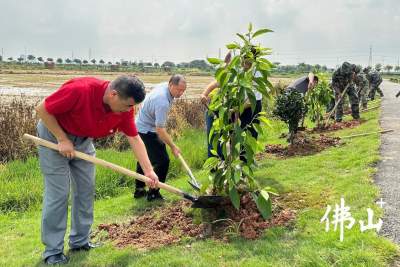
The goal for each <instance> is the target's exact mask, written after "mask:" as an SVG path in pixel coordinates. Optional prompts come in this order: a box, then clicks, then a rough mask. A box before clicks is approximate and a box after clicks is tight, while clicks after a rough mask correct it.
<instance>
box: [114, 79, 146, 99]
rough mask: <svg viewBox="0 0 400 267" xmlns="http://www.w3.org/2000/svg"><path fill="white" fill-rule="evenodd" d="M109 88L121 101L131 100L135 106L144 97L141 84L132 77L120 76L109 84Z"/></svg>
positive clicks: (144, 92) (144, 93) (143, 89)
mask: <svg viewBox="0 0 400 267" xmlns="http://www.w3.org/2000/svg"><path fill="white" fill-rule="evenodd" d="M110 87H111V89H113V90H115V91H117V93H118V95H119V96H120V97H121V98H122V99H127V98H133V100H134V101H135V103H136V104H139V103H140V102H142V101H143V100H144V97H145V96H146V91H145V87H144V84H143V82H142V81H141V80H139V78H138V77H136V76H134V75H121V76H119V77H118V78H116V79H115V80H114V81H112V82H111V85H110Z"/></svg>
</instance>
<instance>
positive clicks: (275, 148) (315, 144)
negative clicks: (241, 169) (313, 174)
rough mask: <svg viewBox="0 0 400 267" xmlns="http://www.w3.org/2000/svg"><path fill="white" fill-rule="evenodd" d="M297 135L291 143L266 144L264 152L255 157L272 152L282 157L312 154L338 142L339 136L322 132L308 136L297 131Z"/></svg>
mask: <svg viewBox="0 0 400 267" xmlns="http://www.w3.org/2000/svg"><path fill="white" fill-rule="evenodd" d="M297 135H298V136H297V137H296V140H295V143H294V144H293V145H290V144H289V145H288V146H283V145H281V144H277V145H266V146H265V150H264V152H262V153H260V154H258V155H257V158H258V159H260V158H263V157H265V154H273V155H277V156H279V157H283V158H287V157H294V156H306V155H313V154H316V153H318V152H321V151H322V150H324V149H326V148H329V147H332V146H338V145H339V144H340V138H339V137H331V136H327V135H324V134H320V135H319V136H318V137H315V136H311V137H309V136H307V135H305V134H302V133H298V134H297Z"/></svg>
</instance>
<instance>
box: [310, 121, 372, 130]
mask: <svg viewBox="0 0 400 267" xmlns="http://www.w3.org/2000/svg"><path fill="white" fill-rule="evenodd" d="M364 122H365V120H363V119H360V120H351V121H342V122H334V123H333V124H329V125H327V126H326V127H318V128H317V127H315V128H313V129H312V130H310V131H309V132H311V133H322V132H331V131H337V130H342V129H346V128H354V127H357V126H359V125H360V124H362V123H364Z"/></svg>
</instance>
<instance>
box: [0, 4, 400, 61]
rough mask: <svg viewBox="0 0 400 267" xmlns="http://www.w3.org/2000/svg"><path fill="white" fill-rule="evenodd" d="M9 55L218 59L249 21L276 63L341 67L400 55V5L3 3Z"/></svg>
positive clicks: (0, 33) (0, 21) (1, 32)
mask: <svg viewBox="0 0 400 267" xmlns="http://www.w3.org/2000/svg"><path fill="white" fill-rule="evenodd" d="M1 13H2V15H1V17H0V25H2V27H0V38H1V41H0V47H3V48H4V49H5V56H6V57H8V56H13V57H16V56H19V55H20V54H23V53H24V50H25V48H26V49H27V51H28V53H32V54H34V55H36V56H45V57H47V56H49V57H64V58H65V57H71V54H72V52H73V53H74V56H75V57H79V58H88V57H89V55H88V52H89V49H90V51H91V55H92V56H94V57H96V58H97V59H99V58H103V59H105V60H119V59H122V58H124V59H127V60H145V61H152V60H157V61H158V62H160V63H162V62H163V61H165V60H167V59H169V60H172V61H175V62H180V61H189V60H191V59H195V58H205V57H206V56H207V55H208V56H217V55H218V51H219V49H221V48H222V50H223V52H224V45H225V44H226V43H229V42H231V41H234V40H237V38H236V36H235V33H236V32H243V31H245V30H246V28H247V24H248V22H253V24H254V25H255V27H268V28H271V29H273V30H274V33H271V34H268V35H267V36H265V37H261V38H260V39H259V41H260V42H261V43H262V44H264V45H265V46H267V47H271V48H273V50H274V54H273V55H272V56H271V59H272V60H274V61H280V62H282V63H284V64H289V63H290V64H296V63H299V62H308V63H320V64H327V65H330V66H332V65H335V64H336V63H338V62H340V61H343V60H350V61H354V62H355V63H362V64H366V63H367V61H368V56H369V47H370V45H372V47H373V54H374V60H375V61H382V60H384V61H385V63H390V64H394V63H395V62H397V57H398V56H399V55H400V51H399V50H400V47H399V46H398V43H399V42H400V34H399V29H400V15H399V14H400V2H399V1H397V0H382V1H377V0H352V1H349V0H336V1H328V0H320V1H306V0H297V1H295V0H252V1H240V0H230V1H228V0H220V1H211V0H203V1H193V0H168V1H167V0H158V1H156V0H153V1H138V0H132V1H128V0H114V1H108V0H98V1H95V0H86V1H78V0H69V1H61V0H38V1H15V0H14V1H11V0H1Z"/></svg>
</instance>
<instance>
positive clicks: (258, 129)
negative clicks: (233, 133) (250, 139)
mask: <svg viewBox="0 0 400 267" xmlns="http://www.w3.org/2000/svg"><path fill="white" fill-rule="evenodd" d="M254 128H256V131H257V133H258V134H259V135H262V134H263V133H264V131H263V129H262V127H261V126H260V124H258V123H254Z"/></svg>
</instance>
